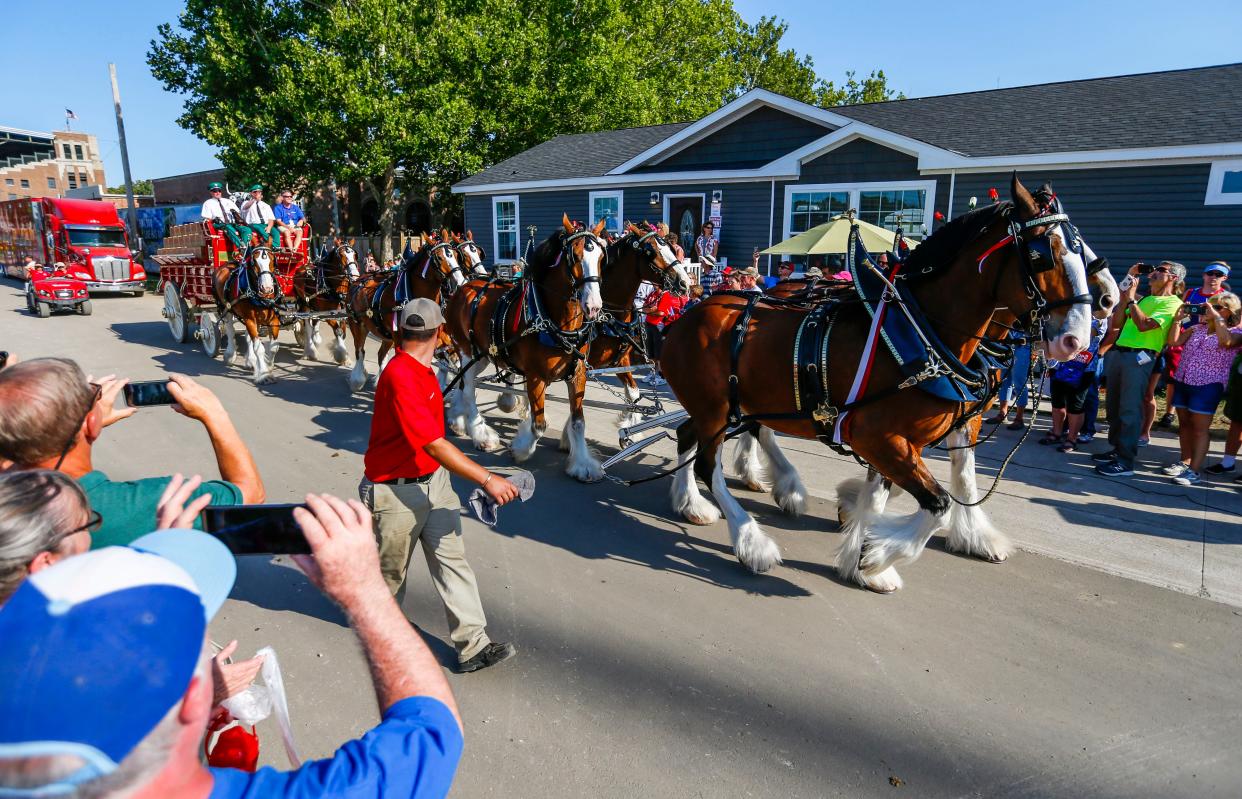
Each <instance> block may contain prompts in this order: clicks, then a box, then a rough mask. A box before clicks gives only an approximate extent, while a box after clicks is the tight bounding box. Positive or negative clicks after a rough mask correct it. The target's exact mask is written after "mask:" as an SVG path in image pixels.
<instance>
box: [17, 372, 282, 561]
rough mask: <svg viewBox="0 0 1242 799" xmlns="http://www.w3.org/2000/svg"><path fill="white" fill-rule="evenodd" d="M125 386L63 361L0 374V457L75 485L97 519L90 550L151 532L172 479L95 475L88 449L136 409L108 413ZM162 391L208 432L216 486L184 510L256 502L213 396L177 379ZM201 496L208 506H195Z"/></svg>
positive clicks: (243, 451) (259, 491) (248, 465)
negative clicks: (90, 376) (0, 419)
mask: <svg viewBox="0 0 1242 799" xmlns="http://www.w3.org/2000/svg"><path fill="white" fill-rule="evenodd" d="M125 383H126V381H124V380H117V379H114V378H109V379H106V380H103V381H101V382H99V383H88V382H87V379H86V375H84V374H83V373H82V370H81V369H80V368H78V365H77V364H76V363H74V362H73V361H71V360H68V359H65V358H39V359H35V360H30V361H23V362H22V363H19V364H17V365H16V366H11V367H9V368H7V369H5V370H4V371H2V372H0V415H3V416H4V417H5V419H6V424H4V425H0V457H2V458H4V459H6V460H9V461H12V462H13V464H14V466H15V467H16V468H27V469H34V468H41V469H54V470H57V471H61V472H64V473H65V474H67V475H69V476H70V477H73V478H74V479H76V480H78V482H79V485H81V486H82V489H83V490H84V491H85V492H86V496H87V498H88V499H89V500H90V503H91V508H92V509H93V510H95V511H96V512H98V513H99V514H100V515H101V516H102V517H103V523H102V526H101V527H100V529H99V530H98V531H97V532H96V533H95V535H94V536H93V537H92V542H91V545H92V548H94V549H98V548H100V547H105V546H112V545H124V544H128V543H129V542H131V541H133V540H134V539H135V538H138V537H139V536H141V535H144V534H146V533H149V532H151V531H152V530H154V529H155V522H156V511H157V509H158V508H159V506H160V504H161V498H162V497H163V495H164V492H165V489H167V488H168V487H169V482H170V481H171V480H172V479H173V476H171V475H170V476H164V477H149V478H144V479H137V480H130V481H115V480H112V479H110V478H109V477H108V476H107V475H106V474H104V473H103V472H101V471H98V470H96V469H95V468H94V466H93V463H92V450H93V448H94V446H95V442H96V441H98V439H99V436H100V434H101V433H102V432H103V429H104V428H105V427H107V426H108V425H110V424H113V423H115V422H118V421H120V420H122V419H125V418H127V417H129V416H132V415H133V414H134V413H135V411H136V410H137V409H135V408H121V409H117V408H114V407H113V405H114V403H115V402H116V398H117V396H118V395H119V394H120V392H121V389H122V388H124V386H125ZM168 391H169V393H170V394H172V396H173V398H174V399H176V401H177V403H176V404H175V405H173V406H172V409H173V410H174V411H176V412H177V413H180V414H181V415H182V416H186V417H188V418H190V419H194V420H195V421H197V422H199V423H200V424H202V425H203V427H204V428H205V429H206V430H207V435H208V437H209V438H210V439H211V444H212V448H213V449H214V450H215V453H216V463H217V465H218V467H219V470H220V477H221V479H220V480H210V481H206V482H203V483H202V484H201V485H199V486H198V487H197V489H196V490H195V492H194V493H193V494H192V495H191V497H190V498H189V499H187V501H186V504H187V505H191V504H193V503H194V502H195V501H198V502H199V504H200V505H201V504H204V503H206V502H210V504H216V505H237V504H252V503H258V502H262V501H263V499H264V496H265V491H264V488H263V480H262V478H261V477H260V476H259V470H258V467H257V466H255V463H254V458H253V457H252V456H251V454H250V450H249V449H247V447H246V445H245V443H244V442H243V441H242V440H241V436H240V435H238V433H237V428H235V427H234V426H233V421H232V420H231V419H230V418H229V415H228V413H227V412H226V411H225V410H224V406H223V405H222V404H221V403H220V400H219V399H218V398H217V397H216V395H215V394H212V393H211V391H209V390H208V389H207V388H206V387H204V386H202V385H199V384H198V383H196V382H195V381H193V380H191V379H190V378H188V377H186V376H185V375H179V374H174V375H172V376H171V377H170V379H169V381H168ZM161 410H163V409H160V408H146V409H143V412H144V413H159V412H161ZM163 412H167V411H166V410H164V411H163ZM186 471H187V473H192V472H193V471H194V470H192V469H187V470H186ZM203 496H207V497H210V499H209V500H200V499H199V498H200V497H203Z"/></svg>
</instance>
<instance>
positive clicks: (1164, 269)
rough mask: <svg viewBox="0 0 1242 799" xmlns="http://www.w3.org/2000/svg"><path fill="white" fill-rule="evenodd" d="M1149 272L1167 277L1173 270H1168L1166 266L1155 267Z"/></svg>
mask: <svg viewBox="0 0 1242 799" xmlns="http://www.w3.org/2000/svg"><path fill="white" fill-rule="evenodd" d="M1151 271H1152V273H1153V274H1161V275H1167V274H1169V272H1171V271H1173V270H1171V269H1169V267H1167V266H1157V267H1156V268H1155V269H1153V270H1151Z"/></svg>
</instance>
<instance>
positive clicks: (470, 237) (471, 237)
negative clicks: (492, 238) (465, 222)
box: [466, 230, 474, 241]
mask: <svg viewBox="0 0 1242 799" xmlns="http://www.w3.org/2000/svg"><path fill="white" fill-rule="evenodd" d="M466 241H474V233H472V232H471V231H469V230H467V231H466Z"/></svg>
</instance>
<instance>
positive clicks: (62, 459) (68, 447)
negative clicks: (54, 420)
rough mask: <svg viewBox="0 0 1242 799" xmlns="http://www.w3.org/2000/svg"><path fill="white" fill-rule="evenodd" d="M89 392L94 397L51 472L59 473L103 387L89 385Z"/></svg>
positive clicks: (100, 395) (101, 394)
mask: <svg viewBox="0 0 1242 799" xmlns="http://www.w3.org/2000/svg"><path fill="white" fill-rule="evenodd" d="M90 386H91V390H92V391H93V392H94V396H92V397H91V404H90V405H88V406H86V414H85V415H84V416H83V417H82V418H81V419H79V420H78V424H77V427H75V428H73V434H72V435H70V436H69V440H68V441H66V442H65V448H64V449H62V450H61V451H60V457H59V458H57V459H56V465H55V466H53V467H52V471H54V472H55V471H59V470H60V465H61V464H62V463H64V462H65V458H67V457H69V450H71V449H73V443H74V442H75V441H77V440H78V431H79V430H81V429H82V425H83V424H85V423H86V420H87V419H88V418H90V415H91V411H93V410H95V405H96V403H98V402H99V398H100V397H102V396H103V386H101V385H99V384H98V383H91V384H90Z"/></svg>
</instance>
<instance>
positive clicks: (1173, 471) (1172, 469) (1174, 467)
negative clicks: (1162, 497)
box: [1160, 461, 1190, 477]
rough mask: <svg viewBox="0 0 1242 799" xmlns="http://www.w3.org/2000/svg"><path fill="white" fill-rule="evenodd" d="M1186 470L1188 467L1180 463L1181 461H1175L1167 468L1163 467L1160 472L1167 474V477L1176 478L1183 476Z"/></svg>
mask: <svg viewBox="0 0 1242 799" xmlns="http://www.w3.org/2000/svg"><path fill="white" fill-rule="evenodd" d="M1188 469H1190V467H1189V466H1187V465H1186V464H1184V463H1182V462H1181V461H1177V462H1176V463H1170V464H1169V465H1168V466H1166V467H1164V468H1163V469H1161V470H1160V471H1161V472H1162V473H1164V474H1167V475H1168V476H1169V477H1177V476H1179V475H1182V474H1185V473H1186V471H1187V470H1188Z"/></svg>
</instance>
